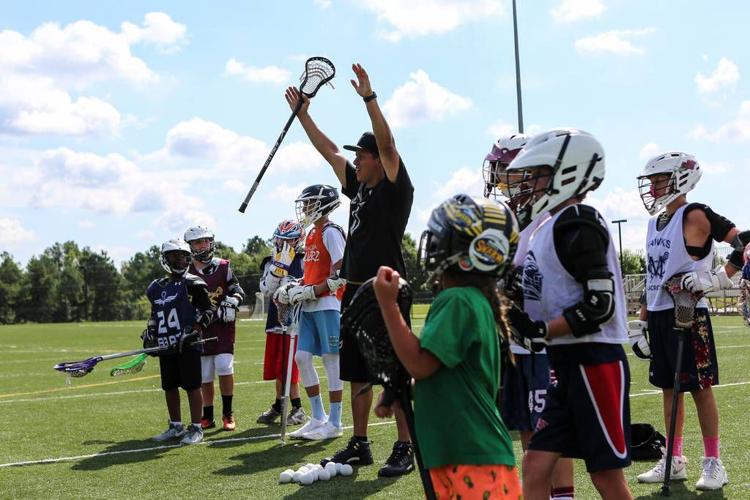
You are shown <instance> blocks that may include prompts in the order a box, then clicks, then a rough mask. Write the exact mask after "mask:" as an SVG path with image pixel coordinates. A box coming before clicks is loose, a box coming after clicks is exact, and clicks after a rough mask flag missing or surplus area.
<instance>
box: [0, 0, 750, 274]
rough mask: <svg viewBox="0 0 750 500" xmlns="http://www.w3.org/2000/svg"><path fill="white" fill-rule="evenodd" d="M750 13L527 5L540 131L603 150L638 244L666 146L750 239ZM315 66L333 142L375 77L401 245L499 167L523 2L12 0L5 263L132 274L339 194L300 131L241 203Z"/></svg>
mask: <svg viewBox="0 0 750 500" xmlns="http://www.w3.org/2000/svg"><path fill="white" fill-rule="evenodd" d="M709 8H711V11H710V12H709V11H708V9H709ZM748 18H750V4H747V3H746V2H742V1H739V0H736V1H731V2H721V3H720V4H716V5H715V6H713V7H709V6H708V4H706V3H705V2H698V1H684V2H679V4H677V3H675V2H670V1H666V0H661V1H658V0H651V1H640V0H639V1H624V0H550V1H534V2H531V1H523V0H521V1H519V24H520V36H521V58H522V68H521V70H522V80H523V99H524V118H525V120H524V121H525V124H526V128H527V131H531V132H534V131H541V130H543V129H547V128H553V127H558V126H573V127H577V128H581V129H584V130H587V131H589V132H591V133H593V134H594V135H595V136H596V137H597V138H598V139H599V140H600V141H601V142H602V144H603V146H604V149H605V154H606V162H607V176H606V179H605V182H604V184H603V185H602V187H601V188H600V189H599V190H598V191H596V192H595V193H593V195H592V196H591V197H590V200H589V202H590V203H592V204H593V205H595V206H597V207H598V208H599V209H600V210H601V211H602V212H603V213H604V214H605V216H606V217H607V218H608V219H609V220H613V219H619V218H625V219H628V223H627V224H625V225H624V226H623V246H625V247H628V248H634V249H637V248H641V247H642V245H643V240H644V238H645V222H646V220H647V214H646V211H645V210H644V209H643V207H642V205H641V203H640V200H639V198H638V194H637V185H636V180H635V177H636V176H637V175H638V173H639V171H640V169H641V168H642V167H643V165H644V163H645V161H646V160H647V159H648V158H649V157H650V156H653V155H655V154H657V153H659V152H661V151H666V150H682V151H685V152H689V153H692V154H695V155H696V156H697V159H698V161H699V162H700V164H701V165H702V166H703V168H704V176H703V179H702V180H701V181H700V183H699V184H698V186H697V188H696V190H695V191H694V192H693V193H691V195H690V196H689V199H690V200H695V201H702V202H705V203H708V204H710V205H711V206H712V207H714V209H715V210H716V211H718V212H719V213H722V214H724V215H726V216H727V217H729V218H730V219H732V220H733V221H734V222H736V223H737V225H738V226H740V227H742V228H747V227H750V215H749V214H748V212H747V211H743V210H742V209H741V207H742V205H743V203H742V201H743V195H744V192H743V185H744V183H743V181H744V179H745V178H746V177H747V176H748V174H749V173H750V154H748V145H750V86H748V85H747V76H746V72H747V68H750V54H749V53H748V51H747V50H746V49H742V47H747V45H748V41H747V40H746V39H747V36H746V35H745V33H746V32H747V27H746V25H745V22H744V21H745V20H747V19H748ZM709 19H714V20H716V19H720V20H721V22H716V21H710V22H709V21H708V20H709ZM312 55H322V56H326V57H328V58H330V59H331V60H332V61H333V62H334V63H335V64H336V68H337V76H336V78H335V79H334V82H333V83H334V85H335V88H334V89H332V88H329V87H326V88H324V89H322V90H321V91H320V92H319V94H318V96H316V97H315V99H314V100H313V103H312V106H311V109H310V112H311V114H312V116H313V118H314V119H315V120H316V121H317V123H318V125H319V126H320V128H321V129H323V130H324V131H325V132H326V133H327V134H328V135H329V136H330V137H331V138H332V139H333V140H334V141H335V142H336V143H337V144H339V145H343V144H347V143H351V142H353V141H356V139H357V138H358V137H359V135H360V134H361V132H362V131H364V130H366V129H368V128H369V121H368V119H367V114H366V112H365V108H364V105H363V103H362V101H361V99H360V98H359V97H358V96H357V95H356V93H355V92H354V90H353V89H352V87H351V85H350V84H349V81H348V80H349V79H350V78H352V77H353V73H352V71H351V63H353V62H359V63H361V64H362V65H363V66H364V67H365V68H366V69H367V70H368V72H369V73H370V76H371V80H372V84H373V88H374V90H375V91H376V92H377V93H378V95H379V102H380V105H381V106H382V107H383V109H384V110H385V112H386V115H387V117H388V118H389V120H390V123H391V125H392V128H393V131H394V135H395V137H396V141H397V146H398V148H399V151H400V152H401V155H402V158H403V159H404V162H405V164H406V166H407V168H408V170H409V173H410V175H411V177H412V180H413V182H414V185H415V202H414V207H413V210H412V215H411V219H410V221H409V225H408V231H410V232H411V233H412V234H413V235H418V234H419V233H420V232H421V230H422V229H423V226H424V224H425V222H426V218H427V216H428V215H429V212H430V210H431V209H432V208H433V207H434V206H435V205H436V204H437V203H439V202H440V201H442V199H444V198H446V197H448V196H449V195H451V194H454V193H456V192H461V191H464V192H470V193H477V194H478V193H481V180H480V179H481V173H480V172H481V165H482V160H483V158H484V155H485V154H486V153H487V152H488V151H489V149H490V146H491V145H492V143H493V141H494V140H495V139H497V137H498V136H499V135H500V134H502V133H507V132H512V131H514V130H515V127H516V125H515V124H516V104H515V83H514V66H513V32H512V22H511V15H510V2H506V1H504V0H465V1H460V0H413V1H409V2H403V1H398V0H330V1H326V0H299V1H296V2H284V3H282V2H239V1H237V2H220V3H210V4H209V3H206V2H195V1H180V2H143V1H132V2H120V3H110V2H106V3H102V2H99V3H97V2H83V1H68V2H50V1H46V2H41V1H26V2H6V3H5V4H4V5H3V14H2V16H1V17H0V178H2V179H3V180H2V182H1V183H0V251H2V250H5V251H8V252H10V253H11V254H13V255H14V257H15V258H16V259H17V260H18V261H20V262H22V263H24V262H26V261H27V260H28V258H29V257H31V256H32V255H35V254H38V253H40V252H41V251H42V250H43V249H44V248H46V247H47V246H49V245H51V244H53V243H54V242H56V241H65V240H71V239H72V240H75V241H76V242H78V243H79V244H81V245H87V246H90V247H92V248H96V249H104V250H106V251H107V252H108V253H109V255H110V256H112V257H113V258H114V259H115V261H117V262H120V261H122V260H123V259H127V258H128V257H129V256H131V255H132V254H133V253H135V252H136V251H141V250H144V249H146V248H148V247H149V246H150V245H152V244H158V243H160V242H162V241H163V240H165V239H168V238H170V237H173V236H175V235H181V234H182V233H183V231H184V229H185V228H186V227H187V226H188V225H191V224H196V223H201V224H208V225H209V226H211V227H212V228H214V229H215V231H216V234H217V238H218V239H220V240H222V241H224V242H225V243H228V244H230V245H233V246H235V248H238V249H239V248H240V247H241V245H242V244H243V243H244V242H245V241H246V240H247V239H248V238H249V237H252V236H254V235H262V236H264V237H267V236H269V235H270V234H271V232H272V231H273V228H274V227H275V225H276V224H277V223H278V222H279V221H280V220H282V219H283V218H287V217H293V214H294V208H293V203H292V200H293V199H294V197H295V196H296V195H297V194H298V193H299V192H300V191H301V190H302V188H303V187H304V186H305V185H308V184H312V183H330V184H334V185H335V181H336V179H335V177H334V175H333V173H332V171H331V170H330V168H329V167H328V165H327V164H324V163H323V161H322V160H321V158H320V157H319V156H318V155H317V154H316V153H315V151H314V150H313V149H312V148H311V146H310V145H309V143H308V142H307V139H306V136H305V135H304V133H303V131H302V129H301V127H300V126H299V124H298V123H296V122H295V124H294V125H293V126H292V128H291V130H290V132H289V134H288V135H287V138H286V140H285V141H284V144H283V145H282V148H281V149H280V151H279V152H278V154H277V156H276V158H275V159H274V162H273V163H272V164H271V167H270V168H269V170H268V172H267V174H266V177H265V178H264V179H263V181H262V183H261V187H260V189H259V191H258V193H256V195H255V197H254V199H253V200H252V201H251V204H250V206H249V208H248V210H247V212H246V213H245V214H244V215H243V214H240V213H239V212H238V211H237V207H238V206H239V204H240V202H241V201H242V199H243V197H244V195H245V193H246V191H247V189H248V188H249V186H250V184H251V182H252V180H253V179H254V178H255V176H256V174H257V172H258V170H259V168H260V166H261V165H262V164H263V161H264V160H265V158H266V156H267V153H268V151H269V149H270V147H271V146H272V145H273V143H274V141H275V140H276V137H277V136H278V134H279V132H280V131H281V127H282V126H283V124H284V122H285V120H286V119H287V118H288V116H289V109H288V107H287V105H286V102H285V101H284V99H283V90H284V88H285V87H286V86H287V85H289V84H294V83H296V81H297V77H298V76H299V74H300V73H301V72H302V69H303V61H304V60H305V59H306V58H307V57H309V56H312ZM346 218H347V216H346V206H344V207H343V208H341V209H339V210H338V211H337V214H336V217H335V219H336V220H338V222H340V223H342V224H345V223H346Z"/></svg>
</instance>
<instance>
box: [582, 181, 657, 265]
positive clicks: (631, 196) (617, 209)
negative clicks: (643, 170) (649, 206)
mask: <svg viewBox="0 0 750 500" xmlns="http://www.w3.org/2000/svg"><path fill="white" fill-rule="evenodd" d="M585 203H587V204H589V205H591V206H593V207H595V208H596V209H597V210H599V211H600V212H601V214H602V216H603V217H604V219H605V220H606V221H607V224H608V225H609V229H610V231H611V234H612V238H613V241H614V242H615V244H616V245H619V241H618V238H619V236H618V231H617V225H616V224H612V223H611V221H613V220H621V219H625V220H627V222H626V223H623V224H622V247H623V248H630V249H635V250H640V249H642V248H644V247H645V244H646V243H645V242H646V228H647V223H648V219H649V215H648V212H646V209H645V208H644V207H643V202H641V198H640V195H639V194H638V189H637V188H636V187H635V183H634V184H633V189H627V190H626V189H623V188H620V187H618V188H615V189H614V190H613V191H610V192H608V193H599V192H595V193H592V194H589V195H588V196H586V200H585ZM618 250H619V248H618Z"/></svg>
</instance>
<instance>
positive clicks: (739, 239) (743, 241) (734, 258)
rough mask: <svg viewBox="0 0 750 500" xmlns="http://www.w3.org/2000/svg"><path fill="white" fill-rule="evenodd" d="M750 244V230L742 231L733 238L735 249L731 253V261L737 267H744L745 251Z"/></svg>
mask: <svg viewBox="0 0 750 500" xmlns="http://www.w3.org/2000/svg"><path fill="white" fill-rule="evenodd" d="M748 244H750V231H742V232H741V233H739V234H738V235H737V236H735V237H734V239H733V240H732V243H731V245H732V248H733V249H734V251H733V252H732V253H731V254H729V259H728V260H729V263H730V264H732V265H733V266H734V267H736V268H737V269H742V266H743V265H744V263H745V262H744V260H745V257H744V252H745V248H746V247H747V245H748Z"/></svg>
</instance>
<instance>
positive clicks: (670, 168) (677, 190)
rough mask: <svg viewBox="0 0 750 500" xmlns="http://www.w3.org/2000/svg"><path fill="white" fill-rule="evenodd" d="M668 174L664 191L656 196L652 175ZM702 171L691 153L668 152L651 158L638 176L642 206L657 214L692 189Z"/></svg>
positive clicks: (650, 212)
mask: <svg viewBox="0 0 750 500" xmlns="http://www.w3.org/2000/svg"><path fill="white" fill-rule="evenodd" d="M659 174H663V175H668V176H669V181H668V182H667V185H666V186H665V189H664V192H663V193H661V194H659V195H658V196H657V193H656V192H655V186H654V185H653V183H652V182H651V179H649V177H650V176H652V175H659ZM702 174H703V171H702V170H701V167H700V165H698V162H697V161H696V160H695V157H694V156H693V155H689V154H685V153H679V152H669V153H662V154H660V155H657V156H654V157H653V158H651V159H650V160H649V161H648V163H646V166H645V167H643V171H642V172H641V175H639V176H638V192H639V193H640V195H641V201H642V202H643V206H644V207H646V210H648V213H649V214H651V215H655V214H657V213H658V212H659V211H660V210H661V209H662V208H664V207H666V206H667V205H669V204H670V203H671V202H673V201H674V200H675V199H677V198H678V197H679V196H681V195H683V194H686V193H688V192H689V191H692V190H693V188H694V187H695V185H696V184H697V183H698V181H699V180H700V178H701V175H702Z"/></svg>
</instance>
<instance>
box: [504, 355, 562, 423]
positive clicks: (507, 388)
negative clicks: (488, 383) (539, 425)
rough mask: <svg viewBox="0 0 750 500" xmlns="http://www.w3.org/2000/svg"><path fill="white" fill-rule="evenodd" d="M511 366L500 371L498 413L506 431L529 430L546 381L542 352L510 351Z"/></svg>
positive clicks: (543, 397)
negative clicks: (501, 392) (500, 391)
mask: <svg viewBox="0 0 750 500" xmlns="http://www.w3.org/2000/svg"><path fill="white" fill-rule="evenodd" d="M514 356H515V359H516V364H515V366H514V365H512V364H511V363H508V364H506V365H505V369H504V370H503V399H502V404H501V406H500V413H501V414H502V417H503V422H505V426H506V427H507V428H508V429H509V430H513V431H533V430H534V429H535V428H536V422H537V420H538V419H539V416H540V415H541V414H542V412H543V411H544V406H545V401H546V395H547V386H549V383H550V376H549V361H548V360H547V355H546V354H533V355H532V354H514Z"/></svg>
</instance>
